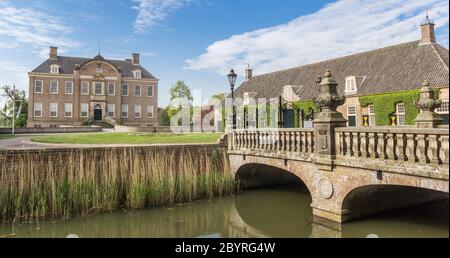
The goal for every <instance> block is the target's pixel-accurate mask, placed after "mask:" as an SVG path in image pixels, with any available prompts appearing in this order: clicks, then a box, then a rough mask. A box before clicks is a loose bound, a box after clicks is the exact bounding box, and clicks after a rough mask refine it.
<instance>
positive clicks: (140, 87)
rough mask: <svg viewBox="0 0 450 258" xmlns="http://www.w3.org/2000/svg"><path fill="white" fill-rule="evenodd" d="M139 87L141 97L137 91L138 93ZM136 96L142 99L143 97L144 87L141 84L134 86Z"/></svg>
mask: <svg viewBox="0 0 450 258" xmlns="http://www.w3.org/2000/svg"><path fill="white" fill-rule="evenodd" d="M138 87H139V95H138V94H136V91H137V89H138ZM134 96H135V97H141V96H142V86H141V85H140V84H136V85H134Z"/></svg>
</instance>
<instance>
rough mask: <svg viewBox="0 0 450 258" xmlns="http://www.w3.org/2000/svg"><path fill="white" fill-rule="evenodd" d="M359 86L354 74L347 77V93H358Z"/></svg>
mask: <svg viewBox="0 0 450 258" xmlns="http://www.w3.org/2000/svg"><path fill="white" fill-rule="evenodd" d="M357 92H358V88H357V87H356V78H355V77H354V76H352V77H347V78H346V79H345V94H356V93H357Z"/></svg>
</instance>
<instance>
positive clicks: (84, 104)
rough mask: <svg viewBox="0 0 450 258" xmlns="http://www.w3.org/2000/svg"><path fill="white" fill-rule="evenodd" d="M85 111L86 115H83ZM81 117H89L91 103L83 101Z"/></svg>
mask: <svg viewBox="0 0 450 258" xmlns="http://www.w3.org/2000/svg"><path fill="white" fill-rule="evenodd" d="M83 107H85V108H83ZM83 109H85V111H83ZM83 113H86V115H83ZM80 117H89V104H88V103H81V106H80Z"/></svg>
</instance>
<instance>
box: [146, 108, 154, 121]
mask: <svg viewBox="0 0 450 258" xmlns="http://www.w3.org/2000/svg"><path fill="white" fill-rule="evenodd" d="M154 117H155V106H153V105H147V118H150V119H152V118H154Z"/></svg>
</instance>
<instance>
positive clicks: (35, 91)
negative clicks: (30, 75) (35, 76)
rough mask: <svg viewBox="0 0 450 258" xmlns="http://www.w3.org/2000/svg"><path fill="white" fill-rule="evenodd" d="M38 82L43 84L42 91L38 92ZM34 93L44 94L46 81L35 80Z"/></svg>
mask: <svg viewBox="0 0 450 258" xmlns="http://www.w3.org/2000/svg"><path fill="white" fill-rule="evenodd" d="M37 82H40V83H41V91H37V90H36V88H37ZM34 93H44V81H43V80H35V81H34Z"/></svg>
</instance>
